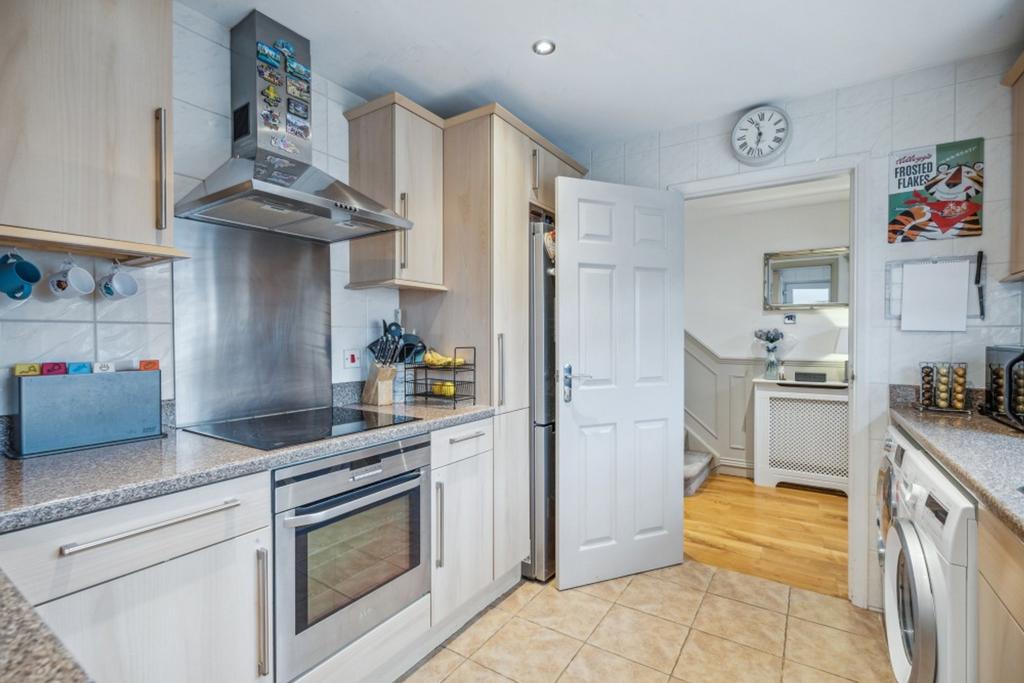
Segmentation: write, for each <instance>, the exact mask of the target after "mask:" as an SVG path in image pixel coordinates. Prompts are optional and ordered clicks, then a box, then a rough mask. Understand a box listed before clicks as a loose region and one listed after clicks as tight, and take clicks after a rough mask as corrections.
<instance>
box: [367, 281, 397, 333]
mask: <svg viewBox="0 0 1024 683" xmlns="http://www.w3.org/2000/svg"><path fill="white" fill-rule="evenodd" d="M363 291H364V292H366V329H367V330H368V331H369V332H370V333H371V334H372V337H371V338H372V339H376V338H377V337H379V336H380V334H381V329H380V327H381V326H380V321H381V319H384V320H387V321H388V322H389V323H390V322H391V321H393V320H394V319H395V309H396V308H398V290H397V289H387V288H384V287H377V288H374V289H365V290H363Z"/></svg>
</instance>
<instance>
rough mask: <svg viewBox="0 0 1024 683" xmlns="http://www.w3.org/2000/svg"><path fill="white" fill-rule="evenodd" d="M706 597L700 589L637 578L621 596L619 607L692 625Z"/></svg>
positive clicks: (658, 580)
mask: <svg viewBox="0 0 1024 683" xmlns="http://www.w3.org/2000/svg"><path fill="white" fill-rule="evenodd" d="M703 597H704V594H703V593H702V592H701V591H699V590H694V589H693V588H687V587H686V586H680V585H679V584H677V583H672V582H670V581H662V580H661V579H652V578H651V577H649V576H637V577H634V579H633V580H632V581H630V582H629V585H628V586H626V590H624V591H622V595H620V596H619V600H618V602H619V604H622V605H626V606H627V607H632V608H634V609H638V610H640V611H641V612H647V613H648V614H653V615H654V616H656V617H662V618H663V619H671V620H672V621H675V622H679V623H680V624H687V625H689V624H690V623H691V622H692V621H693V616H694V615H695V614H696V613H697V608H698V607H700V601H701V599H702V598H703Z"/></svg>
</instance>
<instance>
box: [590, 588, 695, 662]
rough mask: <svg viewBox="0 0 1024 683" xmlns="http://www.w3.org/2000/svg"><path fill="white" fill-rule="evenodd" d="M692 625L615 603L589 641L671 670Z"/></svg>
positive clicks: (610, 650)
mask: <svg viewBox="0 0 1024 683" xmlns="http://www.w3.org/2000/svg"><path fill="white" fill-rule="evenodd" d="M688 630H689V629H687V627H685V626H682V625H680V624H677V623H675V622H674V621H668V620H667V619H660V618H658V617H655V616H651V615H650V614H645V613H643V612H638V611H636V610H634V609H630V608H628V607H623V606H622V605H615V606H613V607H612V608H611V609H610V610H609V611H608V614H607V616H605V618H604V619H603V620H602V621H601V623H600V624H598V626H597V629H596V630H595V631H594V634H593V635H592V636H590V639H589V640H588V641H587V642H588V643H589V644H591V645H596V646H597V647H599V648H601V649H602V650H607V651H609V652H614V653H615V654H617V655H621V656H623V657H625V658H627V659H631V660H633V661H634V662H639V663H640V664H644V665H646V666H649V667H651V668H653V669H657V670H658V671H663V672H665V673H669V672H671V671H672V666H673V665H674V664H675V661H676V657H678V656H679V650H680V648H682V646H683V641H684V640H686V634H687V632H688Z"/></svg>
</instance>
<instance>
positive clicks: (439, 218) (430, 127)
mask: <svg viewBox="0 0 1024 683" xmlns="http://www.w3.org/2000/svg"><path fill="white" fill-rule="evenodd" d="M443 148H444V140H443V135H442V130H441V129H440V128H438V127H437V126H435V125H434V124H432V123H430V122H429V121H426V120H424V119H422V118H420V117H419V116H417V115H416V114H413V113H412V112H410V111H409V110H408V109H405V108H403V107H398V106H396V107H395V206H396V207H398V208H397V210H398V212H399V213H400V214H402V215H404V216H405V217H406V218H408V219H409V220H411V221H412V222H413V229H412V230H409V231H404V232H400V233H399V234H398V235H397V237H396V243H397V244H396V246H397V249H398V254H397V256H396V259H395V260H396V261H397V263H398V268H397V272H396V277H398V278H399V279H401V280H411V281H414V282H425V283H428V284H435V285H440V284H442V283H443V282H444V261H443V254H442V252H443V247H444V241H443V240H444V230H443V228H444V215H443V213H442V201H443V196H444V195H443V188H442V183H443V179H442V176H443V173H444V169H443V165H442V163H441V157H442V154H443V153H444V152H443Z"/></svg>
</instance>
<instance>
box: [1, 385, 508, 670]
mask: <svg viewBox="0 0 1024 683" xmlns="http://www.w3.org/2000/svg"><path fill="white" fill-rule="evenodd" d="M351 407H358V408H362V409H363V410H372V411H376V412H382V413H393V414H398V415H411V416H413V417H418V418H420V421H419V422H407V423H404V424H400V425H395V426H392V427H383V428H381V429H376V430H371V431H368V432H361V433H358V434H349V435H347V436H340V437H337V438H334V439H326V440H323V441H315V442H312V443H308V444H302V445H299V446H291V447H288V448H281V449H278V450H273V451H261V450H258V449H255V448H249V447H247V446H239V445H237V444H233V443H229V442H227V441H219V440H217V439H211V438H209V437H205V436H199V435H197V434H192V433H189V432H184V431H182V430H173V431H172V433H171V434H170V435H169V436H168V437H167V438H166V439H159V440H152V441H140V442H137V443H131V444H123V445H119V446H105V447H101V448H92V449H87V450H82V451H74V452H71V453H62V454H59V455H47V456H41V457H38V458H30V459H27V460H11V459H9V458H4V459H3V460H4V462H3V465H2V467H0V533H4V532H9V531H15V530H17V529H22V528H25V527H29V526H34V525H36V524H44V523H46V522H53V521H56V520H59V519H64V518H66V517H72V516H75V515H80V514H85V513H88V512H95V511H96V510H102V509H104V508H109V507H114V506H116V505H121V504H124V503H130V502H134V501H138V500H143V499H146V498H152V497H154V496H159V495H163V494H166V493H173V492H175V491H182V490H184V489H188V488H193V487H196V486H202V485H204V484H211V483H213V482H217V481H222V480H224V479H232V478H234V477H241V476H244V475H247V474H252V473H254V472H261V471H266V470H270V469H274V468H277V467H282V466H285V465H291V464H295V463H297V462H303V461H306V460H313V459H315V458H319V457H323V456H327V455H332V454H334V453H338V452H339V451H343V450H349V449H352V448H362V447H366V446H372V445H375V444H378V443H384V442H386V441H392V440H394V439H400V438H405V437H410V436H416V435H418V434H424V433H426V432H430V431H433V430H436V429H442V428H444V427H450V426H453V425H458V424H463V423H466V422H472V421H473V420H480V419H483V418H486V417H489V416H491V415H493V414H494V410H493V408H490V407H487V406H468V407H462V408H457V409H455V410H452V409H450V408H437V407H431V406H424V405H417V404H407V405H395V406H351ZM267 494H268V495H269V494H270V492H269V491H268V492H267ZM88 680H89V678H88V676H87V675H86V674H85V672H84V671H82V669H81V667H79V665H78V664H77V663H76V662H75V660H74V659H73V658H72V657H71V655H70V654H69V653H68V651H67V650H66V649H65V648H64V646H63V645H62V644H61V642H60V641H59V640H58V639H57V637H56V636H55V635H54V634H53V632H52V631H50V629H49V628H48V627H47V626H46V624H44V623H43V621H42V619H40V618H39V615H38V614H37V613H36V611H35V610H34V609H33V608H32V606H31V605H30V604H29V603H28V601H27V600H25V598H24V597H23V596H22V595H21V593H20V592H19V591H18V589H17V588H16V587H15V586H14V585H13V584H12V583H11V582H10V580H9V579H8V578H7V576H6V575H5V574H4V573H3V571H2V570H0V681H28V682H31V681H48V682H49V681H61V682H63V681H75V682H77V681H88Z"/></svg>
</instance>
